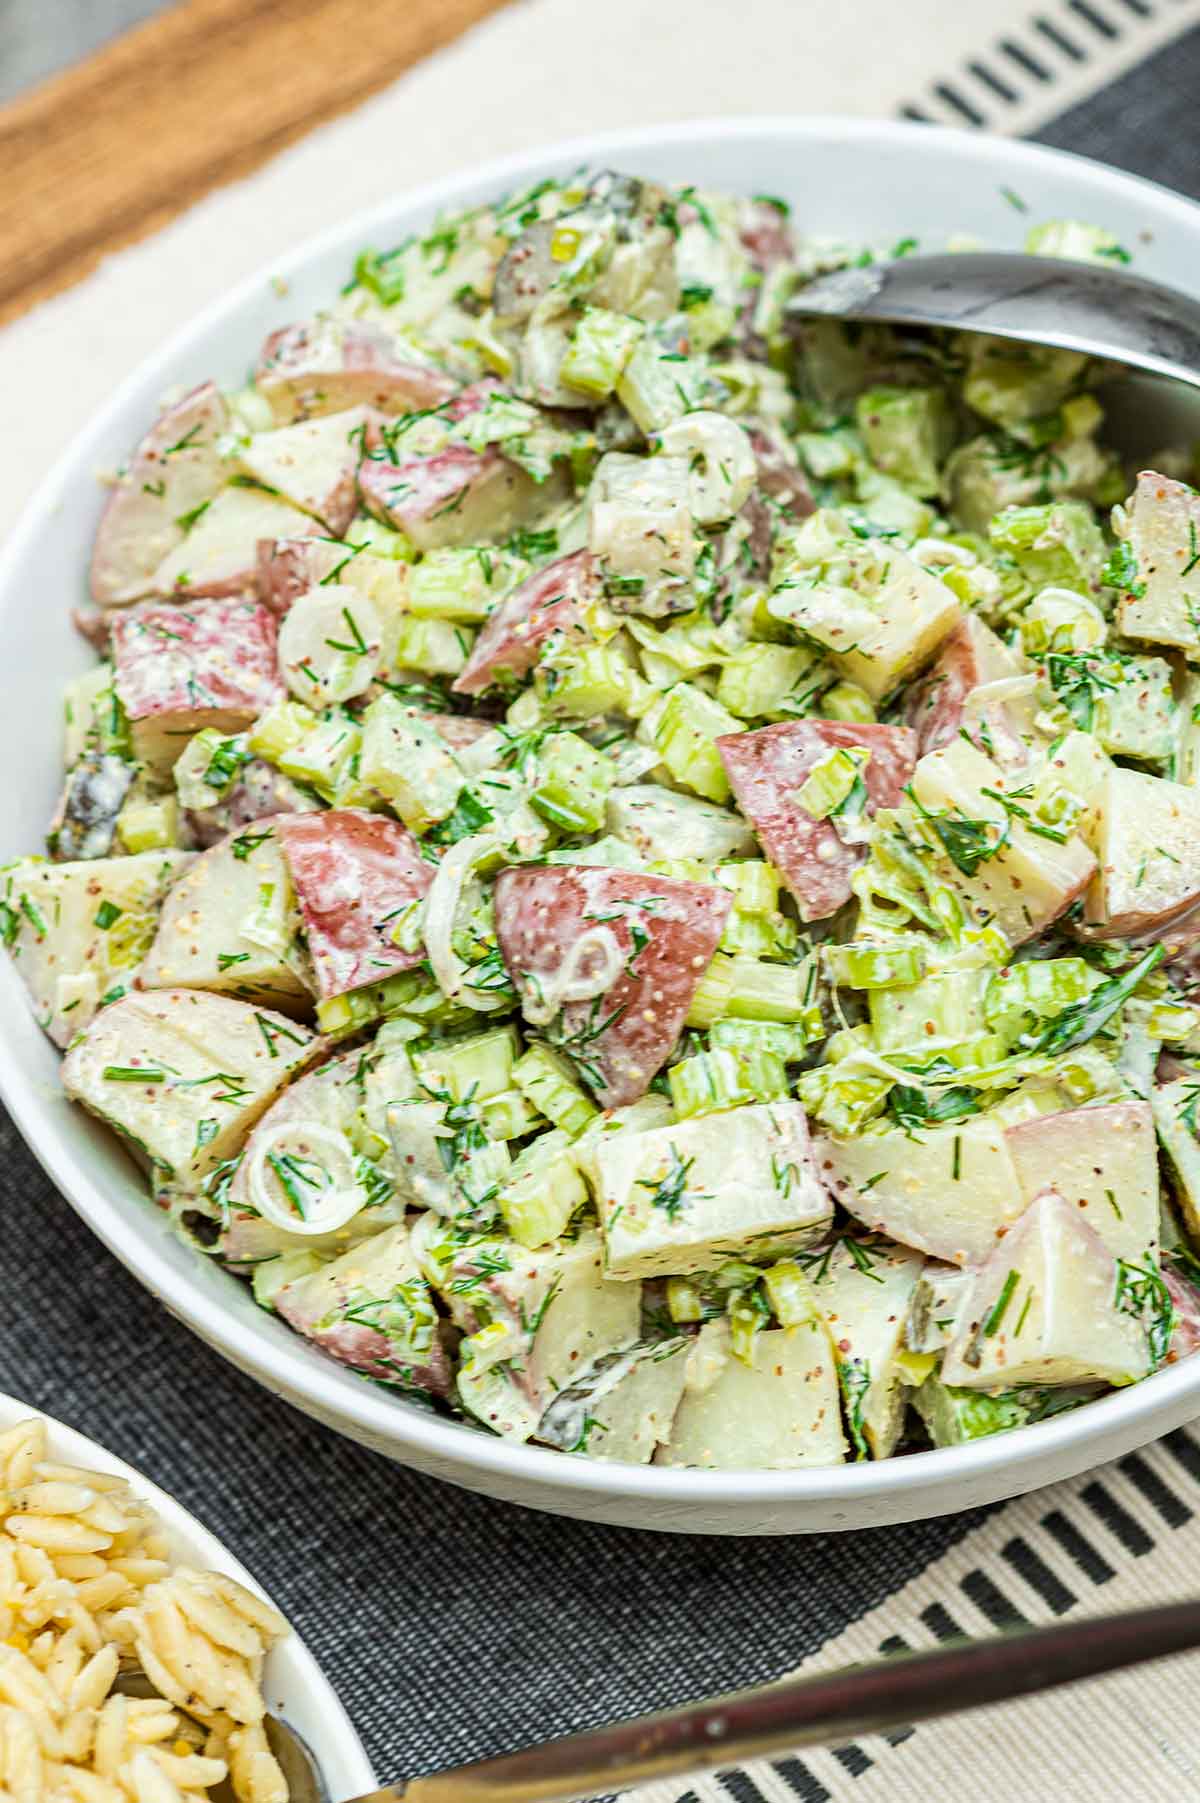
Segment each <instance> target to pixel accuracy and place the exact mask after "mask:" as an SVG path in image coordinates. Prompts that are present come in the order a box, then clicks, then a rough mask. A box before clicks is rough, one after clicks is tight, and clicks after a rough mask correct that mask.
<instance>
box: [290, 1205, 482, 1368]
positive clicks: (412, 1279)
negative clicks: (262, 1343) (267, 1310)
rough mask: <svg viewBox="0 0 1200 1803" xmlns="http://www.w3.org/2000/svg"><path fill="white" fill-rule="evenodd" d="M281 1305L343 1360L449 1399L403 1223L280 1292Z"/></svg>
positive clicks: (432, 1315)
mask: <svg viewBox="0 0 1200 1803" xmlns="http://www.w3.org/2000/svg"><path fill="white" fill-rule="evenodd" d="M275 1307H276V1309H277V1310H278V1312H279V1314H281V1315H282V1316H283V1319H284V1320H285V1321H286V1322H287V1323H288V1324H289V1326H291V1327H294V1328H295V1330H296V1332H297V1333H301V1334H303V1335H304V1337H305V1339H308V1340H311V1341H312V1342H313V1344H314V1345H315V1346H319V1347H320V1348H321V1350H322V1352H326V1353H328V1354H329V1356H330V1358H334V1359H337V1360H338V1362H339V1364H343V1365H350V1366H352V1367H353V1368H354V1370H356V1371H362V1372H365V1373H366V1375H367V1376H368V1377H375V1378H381V1379H382V1380H383V1381H384V1382H385V1383H386V1382H390V1383H395V1384H402V1385H405V1386H409V1385H411V1386H412V1387H413V1388H415V1389H420V1390H430V1391H432V1392H433V1393H434V1394H435V1395H437V1396H447V1395H449V1393H450V1387H451V1370H450V1360H449V1358H448V1356H447V1354H446V1349H445V1346H444V1345H443V1344H442V1338H441V1330H440V1327H439V1324H438V1318H437V1313H436V1311H435V1308H434V1304H433V1300H432V1297H431V1296H430V1294H429V1289H428V1286H427V1284H426V1282H425V1280H424V1278H423V1277H422V1276H421V1274H420V1271H419V1270H418V1268H417V1262H416V1259H415V1258H414V1256H413V1251H412V1247H411V1245H410V1243H409V1237H408V1229H407V1227H405V1226H404V1225H403V1224H402V1223H401V1224H397V1225H396V1226H395V1227H389V1228H387V1230H386V1231H385V1232H383V1233H380V1234H377V1235H376V1236H375V1237H374V1238H373V1239H369V1240H365V1241H363V1242H362V1244H361V1245H358V1246H354V1247H352V1248H351V1250H350V1251H348V1252H344V1253H343V1254H342V1256H341V1257H340V1258H336V1259H334V1261H333V1263H332V1264H329V1265H326V1266H325V1267H324V1269H322V1270H320V1271H315V1272H313V1274H312V1275H311V1276H310V1277H302V1278H300V1279H299V1280H298V1281H296V1282H293V1283H288V1284H285V1285H284V1286H283V1288H282V1289H281V1290H279V1291H278V1293H277V1294H276V1297H275Z"/></svg>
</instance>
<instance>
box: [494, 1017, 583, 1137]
mask: <svg viewBox="0 0 1200 1803" xmlns="http://www.w3.org/2000/svg"><path fill="white" fill-rule="evenodd" d="M512 1080H513V1082H514V1083H515V1084H516V1086H517V1088H518V1089H519V1090H520V1091H521V1093H522V1094H523V1095H525V1096H527V1097H528V1098H529V1100H530V1102H532V1103H533V1105H534V1107H535V1108H537V1109H538V1110H539V1111H540V1112H541V1113H542V1114H544V1115H545V1116H546V1119H547V1120H548V1121H552V1122H553V1123H554V1125H555V1126H556V1127H560V1128H562V1130H563V1131H564V1132H565V1133H568V1134H569V1135H570V1136H571V1138H572V1139H574V1138H576V1137H577V1136H578V1135H579V1134H580V1133H582V1132H583V1131H584V1129H585V1128H586V1127H588V1126H590V1125H591V1123H592V1121H594V1120H595V1119H596V1117H597V1115H598V1114H599V1109H598V1108H597V1107H596V1105H595V1103H594V1102H593V1101H592V1100H591V1099H590V1098H589V1097H588V1096H586V1095H585V1094H584V1092H583V1090H582V1089H581V1088H580V1087H579V1085H578V1084H577V1083H576V1081H575V1077H574V1074H573V1072H572V1070H571V1067H570V1066H569V1065H568V1063H567V1061H566V1059H565V1058H563V1057H561V1056H560V1055H559V1054H558V1053H557V1052H555V1051H552V1050H551V1048H550V1047H549V1046H547V1045H543V1044H542V1043H541V1042H540V1041H538V1040H535V1041H534V1043H533V1044H532V1045H531V1046H529V1047H528V1049H527V1050H526V1052H525V1053H524V1055H523V1056H522V1057H520V1058H518V1060H517V1062H516V1063H515V1064H514V1066H513V1069H512Z"/></svg>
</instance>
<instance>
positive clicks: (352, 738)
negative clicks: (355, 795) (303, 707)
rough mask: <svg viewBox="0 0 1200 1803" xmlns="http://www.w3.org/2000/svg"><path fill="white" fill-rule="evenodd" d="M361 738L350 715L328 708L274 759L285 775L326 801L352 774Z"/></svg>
mask: <svg viewBox="0 0 1200 1803" xmlns="http://www.w3.org/2000/svg"><path fill="white" fill-rule="evenodd" d="M361 743H362V735H361V733H360V731H359V728H358V725H357V723H356V721H355V720H354V718H353V716H352V715H351V714H347V713H343V712H342V710H341V709H340V708H330V709H328V710H327V712H326V713H324V714H322V716H321V718H320V719H319V720H318V721H317V723H316V725H315V726H313V727H312V728H311V729H310V730H309V731H308V732H307V733H305V735H304V737H303V738H302V739H300V740H299V741H298V742H297V743H296V744H295V745H292V746H290V747H289V748H288V749H287V750H286V751H283V752H281V753H280V755H279V757H278V758H277V759H276V760H275V761H276V762H277V764H278V765H279V768H280V769H281V770H282V771H283V773H284V775H285V776H290V777H293V778H294V779H295V780H296V781H297V782H301V783H307V784H308V786H309V787H310V788H312V789H315V790H316V791H317V793H318V794H319V795H322V796H324V797H325V799H326V800H327V801H332V799H333V797H334V795H335V794H336V793H337V792H338V791H339V789H340V788H341V787H342V786H343V784H344V783H345V781H346V780H347V778H348V777H349V776H350V775H351V774H352V764H353V760H354V758H355V757H356V755H357V754H358V751H359V748H360V745H361Z"/></svg>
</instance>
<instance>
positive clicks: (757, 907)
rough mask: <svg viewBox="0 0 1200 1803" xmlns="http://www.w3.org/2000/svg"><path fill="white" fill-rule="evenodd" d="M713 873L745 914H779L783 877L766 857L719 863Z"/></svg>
mask: <svg viewBox="0 0 1200 1803" xmlns="http://www.w3.org/2000/svg"><path fill="white" fill-rule="evenodd" d="M714 874H715V876H716V879H717V881H718V883H720V885H721V887H722V888H723V889H728V890H730V891H731V892H732V894H733V898H734V902H735V904H736V905H737V907H739V908H741V909H742V911H743V912H744V913H746V914H775V913H777V912H778V909H779V891H780V888H781V887H782V883H783V878H782V877H781V876H780V874H779V872H778V871H777V870H776V869H775V868H774V867H773V866H772V865H770V864H768V863H767V862H766V861H765V860H764V859H763V858H745V859H742V860H740V861H739V862H737V863H732V864H719V865H718V866H717V869H716V871H715V872H714Z"/></svg>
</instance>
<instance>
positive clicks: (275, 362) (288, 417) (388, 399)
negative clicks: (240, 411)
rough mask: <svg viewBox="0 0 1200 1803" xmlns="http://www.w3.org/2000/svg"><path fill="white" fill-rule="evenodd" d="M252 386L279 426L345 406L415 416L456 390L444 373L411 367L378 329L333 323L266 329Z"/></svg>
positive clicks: (347, 322) (355, 322) (346, 322)
mask: <svg viewBox="0 0 1200 1803" xmlns="http://www.w3.org/2000/svg"><path fill="white" fill-rule="evenodd" d="M254 381H255V386H256V387H257V389H258V391H259V393H260V394H261V395H263V396H264V397H265V398H266V400H267V401H268V402H269V404H270V407H271V411H272V412H273V413H274V415H275V418H276V420H277V422H278V423H279V424H280V425H281V426H287V425H291V423H292V422H293V420H297V419H313V418H316V417H317V416H318V415H320V414H324V413H339V412H341V410H342V409H343V408H345V407H358V406H363V407H377V408H378V409H379V410H380V412H381V413H387V414H397V413H410V412H416V411H417V410H419V409H422V408H425V407H438V406H440V405H441V403H442V402H443V401H447V400H449V398H450V396H451V395H452V394H453V393H454V391H455V388H456V387H457V383H456V382H455V381H454V378H453V377H452V376H448V375H447V374H446V373H445V372H444V371H443V370H440V369H435V368H434V367H433V366H432V365H426V364H422V363H416V362H413V361H412V360H411V359H410V358H409V357H408V356H407V355H406V354H405V353H404V352H403V351H401V350H400V349H399V348H398V347H397V345H396V343H395V341H394V340H393V339H392V338H391V336H390V335H389V334H388V333H387V332H386V331H385V330H384V329H383V328H382V327H381V326H377V325H374V324H373V323H372V322H370V321H369V320H340V319H314V320H309V321H307V322H306V323H305V324H302V325H292V326H283V327H282V328H281V329H280V330H279V331H277V332H272V333H271V335H270V337H269V338H268V339H267V340H266V342H265V344H264V345H263V347H262V350H261V352H260V353H259V360H258V365H257V367H256V369H255V372H254Z"/></svg>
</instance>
